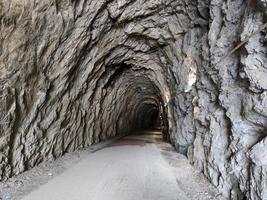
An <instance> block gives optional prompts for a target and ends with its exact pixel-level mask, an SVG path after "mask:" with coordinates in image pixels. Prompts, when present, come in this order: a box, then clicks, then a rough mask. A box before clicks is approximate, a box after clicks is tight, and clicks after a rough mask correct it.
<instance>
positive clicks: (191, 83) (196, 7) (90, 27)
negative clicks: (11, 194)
mask: <svg viewBox="0 0 267 200" xmlns="http://www.w3.org/2000/svg"><path fill="white" fill-rule="evenodd" d="M265 21H266V1H264V0H256V1H253V2H252V3H247V2H246V1H244V0H236V1H231V0H211V1H207V0H197V1H190V0H180V1H177V0H90V1H86V0H77V1H72V0H69V1H68V0H43V1H37V0H29V1H17V0H9V1H8V0H0V83H1V84H0V111H1V112H0V180H6V179H7V178H9V177H11V176H13V175H16V174H18V173H21V172H23V171H25V170H27V169H29V168H32V167H33V166H35V165H37V164H39V163H41V162H42V161H45V160H48V159H54V158H58V157H59V156H61V155H63V154H64V153H66V152H69V151H74V150H76V149H78V148H81V147H86V146H88V145H91V144H93V143H97V142H99V141H101V140H105V139H107V138H108V137H112V136H115V135H118V134H122V133H126V132H129V131H131V130H134V129H136V128H140V127H142V126H143V125H142V123H143V122H144V116H148V115H149V113H151V112H152V110H153V109H155V110H157V111H159V113H161V117H162V120H163V121H162V123H163V126H164V128H163V131H164V132H165V133H168V134H169V137H170V139H171V142H172V144H173V145H174V146H175V147H176V149H177V151H178V152H180V153H183V154H185V155H186V156H187V157H188V158H189V159H190V161H191V162H192V163H193V164H194V166H195V167H197V168H198V169H199V170H200V171H202V172H203V173H204V174H205V175H206V177H207V178H208V179H209V180H210V181H211V182H212V183H213V184H214V185H215V186H216V187H218V188H219V190H220V191H221V192H222V193H223V194H224V196H226V197H227V198H229V199H243V198H245V197H246V198H247V199H257V197H261V198H265V197H266V192H264V191H266V185H267V184H266V181H265V180H266V178H267V168H266V165H267V163H266V155H267V152H266V149H267V148H266V147H267V139H266V136H267V134H266V131H267V113H266V110H267V109H266V108H267V106H266V105H267V93H266V90H267V83H266V78H265V77H266V75H267V69H266V65H267V60H266V51H267V50H266V35H267V33H266V29H264V30H262V31H261V32H260V33H259V34H256V35H255V36H254V37H252V38H250V39H249V40H248V42H247V43H246V44H245V45H243V46H242V47H241V48H240V49H238V51H236V52H235V53H234V54H232V55H230V56H228V57H227V58H226V59H225V60H224V61H223V62H219V61H220V60H221V58H222V57H223V56H224V55H226V54H228V52H229V51H230V50H231V49H232V48H234V47H235V46H236V45H237V44H238V42H239V41H243V40H245V38H246V36H247V35H250V34H251V33H252V32H254V31H256V30H257V29H258V28H260V26H261V25H263V24H264V23H266V22H265ZM211 66H214V67H213V68H211ZM151 116H152V114H151ZM255 188H256V189H255ZM264 195H265V196H264Z"/></svg>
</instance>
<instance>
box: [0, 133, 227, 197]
mask: <svg viewBox="0 0 267 200" xmlns="http://www.w3.org/2000/svg"><path fill="white" fill-rule="evenodd" d="M92 149H93V148H91V150H92ZM92 152H93V153H92ZM75 156H77V157H80V158H79V159H77V158H75ZM63 159H64V158H63ZM68 159H69V160H71V159H72V161H71V162H73V164H71V165H69V166H68V165H66V162H67V161H66V159H65V160H64V162H63V164H62V163H61V164H56V165H54V166H53V167H50V168H53V170H54V172H53V173H55V174H56V171H57V168H60V167H61V168H62V166H61V165H64V164H65V166H64V167H63V168H64V170H63V171H62V172H61V173H59V174H57V175H54V174H50V176H51V178H50V179H49V180H47V181H46V183H40V182H45V181H44V180H42V181H40V180H39V181H38V178H36V176H35V175H34V170H36V169H33V171H32V170H30V171H29V172H26V175H25V174H24V175H22V177H24V179H25V178H26V177H31V176H32V177H35V178H32V180H31V181H29V180H28V181H29V182H30V184H31V185H32V186H33V185H39V187H38V188H37V187H26V186H25V187H23V186H21V187H18V188H17V191H16V192H17V194H16V192H14V191H13V194H12V195H13V197H11V196H12V195H11V194H10V197H9V198H10V199H21V198H19V197H21V196H24V197H23V198H22V199H23V200H47V199H51V200H62V199H64V200H88V199H90V200H189V199H194V200H206V199H207V200H208V199H209V200H210V199H222V198H221V197H220V195H219V194H218V193H217V191H216V189H214V188H213V187H212V186H211V185H210V183H208V181H207V180H206V179H205V178H204V176H203V175H202V174H200V173H199V172H197V171H196V170H195V169H194V168H193V166H191V165H190V164H189V162H188V160H187V159H186V158H185V157H184V156H183V155H180V154H178V153H176V152H175V151H174V149H173V147H172V146H171V145H170V144H169V143H166V142H163V141H162V136H161V133H160V132H159V131H145V132H138V133H135V134H132V135H129V136H126V137H124V138H121V139H119V140H116V141H113V142H110V143H109V144H106V145H105V148H96V149H95V151H91V153H88V151H84V152H83V153H80V154H75V155H74V157H70V158H68ZM68 159H67V160H68ZM73 159H74V160H73ZM75 159H76V160H75ZM55 162H59V161H55ZM55 162H54V163H55ZM69 162H70V161H69ZM54 163H53V164H54ZM37 168H38V167H37ZM61 170H62V169H61ZM31 171H32V172H31ZM59 171H60V170H59ZM37 172H38V175H39V176H40V177H41V174H42V173H44V172H45V173H48V170H43V171H42V170H40V171H37ZM45 173H44V175H43V176H45ZM35 174H37V173H36V171H35ZM48 174H49V173H48ZM38 175H37V176H38ZM15 179H16V178H15ZM15 179H13V182H14V180H15ZM22 179H23V178H20V181H21V182H22V183H21V184H22V185H23V181H22ZM18 180H19V178H17V180H16V181H18ZM11 182H12V181H11ZM2 189H3V186H2ZM0 191H1V189H0ZM2 191H3V190H2ZM7 191H8V190H7V189H6V190H5V192H6V193H7ZM10 191H11V190H10ZM22 194H24V195H22ZM25 194H26V195H25ZM6 197H7V198H6V199H8V195H7V196H6ZM2 198H3V197H2ZM3 199H4V198H3Z"/></svg>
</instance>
